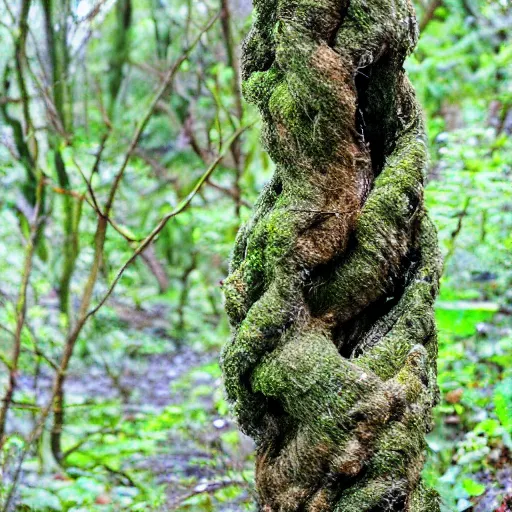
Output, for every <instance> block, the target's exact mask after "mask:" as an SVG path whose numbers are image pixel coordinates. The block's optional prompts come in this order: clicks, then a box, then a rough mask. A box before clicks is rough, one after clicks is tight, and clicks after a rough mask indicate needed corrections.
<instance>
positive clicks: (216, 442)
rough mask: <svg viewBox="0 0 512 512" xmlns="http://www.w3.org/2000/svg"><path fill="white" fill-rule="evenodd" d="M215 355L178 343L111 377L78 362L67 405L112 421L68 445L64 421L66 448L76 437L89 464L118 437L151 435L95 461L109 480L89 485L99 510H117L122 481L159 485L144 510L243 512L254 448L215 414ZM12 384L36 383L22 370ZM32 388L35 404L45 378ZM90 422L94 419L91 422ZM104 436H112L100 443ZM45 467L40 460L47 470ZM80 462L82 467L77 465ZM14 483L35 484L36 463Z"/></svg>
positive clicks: (59, 472) (137, 487)
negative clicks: (129, 426) (94, 486)
mask: <svg viewBox="0 0 512 512" xmlns="http://www.w3.org/2000/svg"><path fill="white" fill-rule="evenodd" d="M166 343H167V344H168V341H167V342H166ZM217 360H218V352H217V351H210V352H206V353H205V352H203V351H194V350H192V349H190V348H187V347H181V348H179V349H173V350H172V352H171V353H168V352H165V351H164V352H162V353H157V354H146V355H142V356H141V355H137V356H136V357H134V358H133V359H132V360H130V361H128V362H127V363H126V364H123V369H122V371H121V373H114V372H113V371H112V370H111V368H109V367H108V365H107V366H105V365H103V367H102V366H93V367H88V368H87V371H84V369H83V368H80V367H76V368H74V371H73V372H71V373H70V374H69V376H68V379H67V385H66V399H67V403H68V408H69V410H71V411H72V409H73V408H74V407H76V408H78V407H80V408H83V407H86V408H89V416H94V415H95V412H94V411H96V414H97V413H98V412H100V411H101V413H100V414H101V416H102V417H103V420H102V422H103V423H104V416H105V414H106V415H110V416H111V418H110V421H109V422H108V423H109V424H110V425H111V426H112V429H111V430H109V431H108V432H105V434H104V435H103V434H102V433H101V434H99V435H96V434H95V432H99V430H98V429H97V428H91V429H90V431H91V434H90V441H86V438H85V437H83V438H78V439H74V442H69V441H70V440H69V438H73V437H74V435H73V433H74V428H73V423H72V422H71V424H70V426H69V427H65V430H64V435H65V436H66V434H67V435H68V436H69V438H68V444H70V445H73V444H74V443H82V442H84V444H83V445H81V446H80V451H82V457H81V458H82V459H83V460H85V459H87V455H90V456H91V458H92V459H95V462H98V461H99V458H98V455H99V454H100V453H101V449H100V450H98V448H99V447H100V445H101V443H102V442H107V443H110V442H111V443H112V444H113V445H114V444H116V443H117V444H119V439H120V438H122V437H124V436H123V434H124V435H126V434H128V436H129V437H131V438H132V439H133V438H135V439H137V437H139V440H141V441H144V440H145V439H146V440H148V441H151V442H150V443H149V444H150V446H146V447H143V446H141V448H142V449H140V450H138V449H137V446H134V447H133V448H134V449H133V450H130V449H128V450H126V453H124V454H123V447H122V446H121V447H118V448H117V449H119V448H120V453H119V454H115V456H113V457H112V459H111V460H109V458H110V457H109V456H108V453H107V454H106V457H100V458H102V459H103V458H104V459H105V461H106V463H104V464H103V468H104V469H105V470H106V475H105V476H107V477H108V480H110V481H114V485H105V486H97V493H96V496H95V500H94V505H100V506H101V509H102V510H109V509H110V510H114V511H117V510H125V508H124V506H123V504H122V500H119V499H118V498H119V497H120V496H119V494H120V495H121V497H122V495H123V492H119V491H122V488H123V487H125V488H130V487H131V488H132V494H135V493H136V492H139V493H140V491H145V492H148V487H152V488H153V489H158V491H160V495H159V496H158V497H157V498H155V500H154V501H153V503H152V507H153V508H155V509H158V510H162V511H164V510H165V511H171V510H195V509H196V508H195V506H196V505H200V506H201V509H202V510H209V509H211V510H219V511H222V512H235V511H240V510H242V508H243V509H244V510H250V507H251V503H253V502H254V499H253V496H252V492H251V489H252V488H253V483H252V482H251V480H250V477H249V478H247V473H249V472H250V467H251V465H252V463H251V458H252V455H251V454H252V452H253V448H254V447H253V443H252V441H251V440H250V439H249V438H247V437H246V436H244V435H243V434H240V433H239V432H238V430H237V428H236V426H235V425H234V423H233V422H232V421H231V420H230V419H229V417H227V416H226V414H225V413H226V412H227V411H225V410H223V411H222V412H223V414H222V416H221V415H220V414H219V411H218V404H217V403H216V402H218V401H219V398H220V397H221V395H222V390H221V381H220V375H219V370H218V364H217ZM19 385H20V391H21V393H23V391H26V392H27V393H29V392H30V391H32V390H33V389H34V387H35V385H36V382H35V379H34V377H33V376H30V375H23V374H22V375H20V376H19ZM37 386H38V388H39V400H40V401H41V403H44V402H45V399H47V397H48V396H49V391H50V389H51V376H50V375H49V374H41V375H39V377H38V382H37ZM220 400H221V401H222V399H221V398H220ZM109 409H110V410H109ZM71 414H72V413H71ZM71 419H72V418H71ZM97 419H99V418H97ZM90 421H91V423H92V424H94V420H93V419H90ZM130 423H133V424H134V425H136V426H137V428H136V429H135V431H131V432H127V431H126V429H124V428H123V425H124V426H126V425H127V424H130ZM118 427H120V429H119V430H118ZM11 428H12V429H13V430H17V431H19V432H23V431H25V430H27V429H28V428H29V425H28V424H27V423H26V422H25V423H22V422H21V421H18V422H16V421H14V422H13V423H12V424H11ZM82 428H83V427H82ZM112 434H113V435H114V436H115V438H110V439H109V436H111V435H112ZM155 434H157V435H155ZM158 434H160V435H158ZM114 439H116V441H115V442H114ZM42 452H46V455H45V457H43V458H46V459H47V460H46V461H45V462H46V467H45V473H48V459H51V457H49V455H48V450H44V449H43V450H42ZM95 452H96V453H95ZM84 454H85V458H84V457H83V455H84ZM70 462H76V461H75V460H74V461H71V460H70ZM52 464H53V463H52V462H51V461H50V466H51V465H52ZM87 466H88V464H87V463H85V464H84V468H86V467H87ZM92 473H96V471H92ZM108 473H110V474H109V475H108ZM86 474H87V470H85V471H84V475H86ZM96 476H97V475H96ZM71 477H76V474H69V477H68V476H67V472H66V470H65V468H59V467H57V466H53V470H52V471H50V475H49V476H48V477H45V479H46V478H49V479H50V480H53V481H58V482H66V481H69V482H71ZM112 477H113V478H112ZM116 480H117V482H116ZM22 483H23V487H24V488H25V487H26V488H31V487H32V488H35V487H40V486H41V484H42V481H41V461H40V464H39V465H37V466H36V465H33V466H32V471H31V470H30V468H29V470H28V471H25V472H24V474H23V481H22ZM115 483H118V484H120V485H117V486H116V485H115ZM50 487H51V486H50ZM230 488H235V492H234V493H233V492H231V493H228V495H229V500H228V499H226V500H224V499H221V500H220V501H218V500H216V495H220V497H221V498H222V496H223V495H225V494H226V491H227V490H229V489H230ZM116 491H117V496H116ZM124 491H126V489H125V490H124ZM128 494H130V493H128ZM217 501H218V502H217ZM207 502H211V505H208V503H207ZM221 502H224V503H223V504H221ZM84 504H85V503H84ZM126 504H127V505H128V503H126ZM157 504H159V505H158V506H155V505H157ZM105 505H106V506H107V508H105ZM211 507H215V508H211ZM244 507H245V508H244ZM141 510H142V509H141Z"/></svg>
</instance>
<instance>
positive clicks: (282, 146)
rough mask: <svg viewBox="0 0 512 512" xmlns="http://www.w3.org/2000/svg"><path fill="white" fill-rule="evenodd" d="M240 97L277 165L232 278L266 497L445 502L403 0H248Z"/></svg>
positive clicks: (269, 506) (237, 363)
mask: <svg viewBox="0 0 512 512" xmlns="http://www.w3.org/2000/svg"><path fill="white" fill-rule="evenodd" d="M254 6H255V14H256V16H255V21H254V25H253V28H252V30H251V32H250V34H249V36H248V38H247V39H246V41H245V44H244V55H243V70H242V72H243V79H244V94H245V97H246V99H247V100H249V101H251V102H253V103H255V104H256V105H257V106H258V107H259V109H260V111H261V114H262V118H263V140H264V144H265V147H266V149H267V150H268V152H269V154H270V156H271V157H272V158H273V160H274V162H275V163H276V171H275V174H274V176H273V177H272V179H271V181H270V183H269V184H268V185H267V187H266V188H265V189H264V191H263V193H262V194H261V197H260V199H259V201H258V204H257V206H256V208H255V211H254V215H253V217H252V219H251V220H250V221H249V222H248V223H247V224H246V225H245V227H244V228H242V230H241V231H240V233H239V235H238V238H237V241H236V246H235V250H234V254H233V259H232V263H231V269H230V275H229V277H228V278H227V279H226V281H225V283H224V292H225V296H226V309H227V312H228V315H229V317H230V321H231V323H232V327H233V337H232V339H231V340H230V341H229V343H228V344H227V345H226V346H225V348H224V350H223V354H222V367H223V372H224V378H225V385H226V390H227V394H228V398H229V399H230V401H231V402H232V404H233V409H234V412H235V415H236V417H237V419H238V422H239V424H240V427H241V428H242V430H243V431H245V432H246V433H248V434H249V435H251V436H252V437H253V438H254V439H255V440H256V442H257V465H256V481H257V488H258V495H259V502H260V508H261V510H262V511H265V512H271V511H272V512H274V511H275V512H285V511H310V512H313V511H314V512H320V511H322V512H323V511H326V512H327V511H338V512H363V511H372V512H377V511H402V510H404V511H415V512H433V511H437V510H439V506H438V501H437V497H436V494H435V493H434V492H433V491H430V490H428V489H426V488H425V487H424V485H423V483H422V479H421V471H422V468H423V464H424V458H425V455H424V451H425V441H424V436H425V433H426V432H427V431H428V430H429V429H430V426H431V411H432V407H433V406H434V404H435V403H436V400H437V394H438V391H437V385H436V356H437V339H436V328H435V321H434V311H433V305H434V300H435V297H436V295H437V292H438V281H439V275H440V272H441V261H440V256H439V253H438V248H437V239H436V232H435V229H434V227H433V226H432V223H431V222H430V220H429V218H428V216H427V215H426V213H425V208H424V204H423V182H424V175H425V168H426V160H427V149H426V141H425V134H424V125H423V119H422V114H421V110H420V108H419V106H418V105H417V103H416V100H415V96H414V92H413V90H412V87H411V85H410V83H409V81H408V79H407V77H406V75H405V72H404V70H403V62H404V59H405V57H406V56H407V55H408V54H409V53H410V52H411V50H412V49H413V47H414V45H415V43H416V39H417V25H416V19H415V16H414V11H413V8H412V5H411V3H410V1H409V0H393V1H392V0H350V1H348V0H255V1H254Z"/></svg>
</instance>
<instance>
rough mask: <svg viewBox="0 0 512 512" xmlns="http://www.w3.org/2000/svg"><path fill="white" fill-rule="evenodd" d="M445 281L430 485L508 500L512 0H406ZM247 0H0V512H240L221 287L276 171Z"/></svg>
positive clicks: (241, 451) (247, 456)
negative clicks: (251, 77) (245, 67)
mask: <svg viewBox="0 0 512 512" xmlns="http://www.w3.org/2000/svg"><path fill="white" fill-rule="evenodd" d="M415 4H416V7H417V12H418V19H419V24H420V30H421V37H420V42H419V45H418V48H417V50H416V52H415V54H414V56H412V57H410V58H409V59H408V61H407V69H408V71H409V74H410V76H411V79H412V82H413V84H414V85H415V87H416V90H417V94H418V97H419V100H420V102H421V103H422V105H423V106H424V109H425V113H426V118H427V125H428V134H429V139H430V150H431V162H430V169H429V178H428V180H429V181H428V189H427V203H428V206H429V208H430V212H431V215H432V216H433V218H434V220H435V223H436V225H437V227H438V229H439V237H440V243H441V247H442V251H443V254H444V256H445V275H444V278H443V282H442V292H441V296H440V298H439V301H438V305H437V316H438V327H439V334H440V349H439V385H440V388H441V397H442V400H441V403H440V405H439V407H438V408H437V410H436V415H435V420H436V427H435V430H434V431H433V432H432V434H430V435H429V438H428V446H429V454H428V464H427V467H426V469H425V476H426V480H427V482H428V483H429V484H430V485H432V486H434V487H435V488H436V489H437V490H438V491H439V492H440V494H441V496H442V500H443V510H444V511H466V510H468V511H469V510H473V511H475V512H490V511H498V512H505V511H507V510H512V455H511V450H512V438H511V435H512V370H511V368H512V292H511V286H510V285H511V282H512V234H511V233H512V229H511V228H512V187H511V183H510V182H511V178H512V140H511V135H512V76H511V75H512V44H511V38H510V33H511V28H512V5H511V3H510V1H509V0H488V1H487V0H417V1H416V2H415ZM251 10H252V6H251V2H250V0H231V1H229V2H228V0H14V1H13V0H0V45H1V48H2V50H1V52H0V187H1V190H2V194H1V196H0V240H1V243H0V276H1V278H0V439H2V441H0V443H1V446H2V448H1V451H0V510H2V511H10V510H17V511H32V510H34V511H74V512H78V511H121V510H133V511H137V510H144V511H147V510H165V511H172V510H176V511H186V510H193V511H199V512H200V511H225V512H228V511H242V510H248V511H250V510H255V505H254V492H253V489H254V482H253V463H254V461H253V446H252V444H251V441H250V440H249V439H248V438H245V437H244V436H243V435H241V434H240V433H239V432H238V431H237V429H236V425H234V423H233V422H232V420H231V418H230V415H229V408H228V405H227V404H226V402H225V400H224V397H223V390H222V383H221V380H220V370H219V367H218V357H219V351H220V348H221V346H222V344H223V343H224V342H225V341H226V340H227V338H228V336H229V328H228V325H227V321H226V318H225V315H224V312H223V304H222V294H221V290H220V282H221V280H222V279H223V278H224V277H225V276H226V274H227V267H228V260H229V253H230V249H231V247H232V245H233V241H234V237H235V235H236V232H237V230H238V228H239V227H240V225H241V223H243V222H244V220H246V219H247V218H248V217H249V215H250V212H251V207H252V205H253V204H254V202H255V200H256V198H257V196H258V193H259V191H260V190H261V188H262V186H263V184H264V183H265V182H266V180H267V179H268V178H269V177H270V175H271V174H272V170H273V167H272V165H273V164H272V162H271V161H270V160H269V158H268V156H267V155H266V154H265V153H264V152H263V151H262V148H261V144H260V141H259V130H260V128H259V121H258V115H257V112H256V111H255V109H254V108H253V107H252V106H250V105H247V104H246V103H245V102H244V101H243V99H242V97H241V90H240V89H241V88H240V85H239V72H238V66H239V51H240V42H241V40H242V38H243V36H244V34H246V33H247V31H248V29H249V27H250V22H251V20H250V13H251Z"/></svg>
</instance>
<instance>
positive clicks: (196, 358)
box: [10, 300, 512, 512]
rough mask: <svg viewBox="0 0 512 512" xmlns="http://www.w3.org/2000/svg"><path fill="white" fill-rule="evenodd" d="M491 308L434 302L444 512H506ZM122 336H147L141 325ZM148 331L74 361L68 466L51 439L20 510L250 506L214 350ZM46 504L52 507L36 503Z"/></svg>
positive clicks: (503, 332)
mask: <svg viewBox="0 0 512 512" xmlns="http://www.w3.org/2000/svg"><path fill="white" fill-rule="evenodd" d="M489 309H493V308H489V303H488V302H472V301H460V300H457V301H453V300H452V301H440V303H439V307H438V312H437V316H438V324H439V334H440V359H439V363H440V367H439V383H440V388H441V396H442V402H441V404H440V406H439V407H438V408H437V409H436V415H435V418H436V428H435V429H434V431H433V433H432V434H430V435H429V438H428V443H429V448H430V450H429V453H430V456H429V463H428V465H427V469H426V478H427V482H428V484H429V485H432V486H434V487H436V488H437V489H438V490H439V491H440V492H441V495H442V497H443V502H444V505H443V512H445V511H461V512H462V511H471V512H494V511H496V512H507V511H508V512H510V511H511V510H512V507H511V506H509V505H508V501H507V500H509V497H512V469H511V468H512V464H511V457H510V446H511V444H510V436H507V434H506V432H505V431H504V430H503V428H502V427H500V423H498V422H497V420H496V417H495V414H494V412H493V411H494V408H497V409H496V410H497V414H498V416H499V419H500V421H501V424H502V425H506V423H507V421H509V420H510V421H512V419H510V418H512V415H511V416H510V418H509V416H508V415H509V414H510V411H508V409H507V407H506V406H505V408H503V407H501V409H500V403H505V405H506V403H508V398H507V397H508V395H509V394H511V393H512V387H511V386H510V384H511V382H512V381H511V380H510V378H509V377H507V375H508V373H507V372H508V370H507V368H508V367H509V363H510V360H511V358H512V355H511V354H512V351H511V350H510V348H511V346H512V326H511V322H510V315H509V314H508V312H507V311H505V312H501V313H500V312H498V313H495V312H493V311H489ZM127 330H131V331H133V332H132V334H133V335H134V336H136V337H137V336H138V339H142V334H143V332H142V331H141V330H138V329H133V326H131V327H130V326H125V328H124V329H123V328H121V331H127ZM150 332H152V333H153V334H152V335H151V337H150V338H149V340H150V341H149V342H148V341H146V342H144V343H141V345H140V346H139V348H137V349H135V350H134V351H133V352H130V351H128V354H129V355H125V357H123V358H118V357H117V356H116V354H110V355H109V354H106V353H104V354H101V353H100V354H95V355H93V354H89V355H88V356H87V357H84V358H82V357H81V358H77V360H76V363H75V365H74V366H73V368H72V371H71V372H70V373H69V375H68V379H67V383H66V403H67V409H66V426H65V428H64V432H63V442H64V446H63V448H64V450H71V453H70V455H69V456H68V458H67V459H66V461H67V464H66V466H65V467H63V468H62V467H59V466H57V465H56V464H55V462H54V459H53V457H52V456H51V454H50V449H49V441H48V438H49V435H48V433H46V434H45V436H43V439H42V443H41V446H40V450H39V454H38V456H34V458H33V459H32V460H31V461H29V463H28V464H26V465H25V467H24V472H23V477H22V479H23V486H21V489H22V493H21V494H20V495H19V497H18V502H19V503H20V504H23V505H25V506H27V507H30V508H19V509H16V510H20V511H23V510H45V511H46V510H48V511H50V510H57V511H58V510H73V512H82V511H87V512H89V511H102V512H118V511H122V510H134V511H136V510H160V511H179V512H185V511H205V512H213V511H214V512H240V511H242V510H246V511H253V510H255V505H254V503H255V500H254V482H253V465H254V458H253V451H254V446H253V443H252V442H251V440H250V439H248V438H247V437H246V436H244V435H243V434H241V433H240V432H239V431H238V430H237V428H236V425H235V424H234V422H233V421H232V419H231V418H230V414H229V409H228V406H227V404H226V402H225V400H224V393H223V388H222V382H221V375H220V369H219V366H218V357H219V349H218V346H212V347H210V348H209V349H206V350H205V348H204V346H203V347H201V346H198V347H197V349H196V350H195V349H194V348H192V347H194V345H193V344H190V343H188V344H185V343H184V344H181V345H180V346H176V345H175V344H174V343H173V341H172V340H170V339H169V338H168V337H159V336H157V335H155V331H154V330H152V331H150ZM125 354H126V353H125ZM109 356H110V357H109ZM19 384H20V391H21V392H20V396H23V394H24V393H26V395H27V396H34V389H35V387H36V384H37V388H38V392H37V393H36V396H38V403H41V404H42V403H45V402H46V400H47V398H48V395H49V390H50V388H51V376H50V374H44V373H41V374H40V375H39V376H38V378H37V381H36V379H35V378H34V377H33V376H30V375H26V374H20V375H19ZM26 419H27V415H26V414H25V415H24V416H23V415H19V416H16V417H13V418H12V421H11V424H10V425H11V430H12V431H18V432H20V433H26V432H27V431H28V430H29V429H30V427H31V425H30V422H27V420H26ZM55 497H58V500H59V503H60V504H64V506H62V507H61V506H60V505H57V501H55V500H54V499H53V498H55ZM42 500H46V501H45V502H46V503H48V504H49V505H48V506H47V507H46V508H40V507H35V508H34V504H35V503H41V501H42ZM509 501H510V502H511V503H512V499H510V500H509ZM52 504H53V505H52ZM59 507H60V508H59Z"/></svg>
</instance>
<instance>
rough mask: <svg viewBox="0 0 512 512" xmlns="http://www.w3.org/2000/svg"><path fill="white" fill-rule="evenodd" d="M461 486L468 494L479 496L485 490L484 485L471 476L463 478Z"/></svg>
mask: <svg viewBox="0 0 512 512" xmlns="http://www.w3.org/2000/svg"><path fill="white" fill-rule="evenodd" d="M462 487H463V488H464V490H465V491H466V492H467V493H468V494H469V495H470V496H481V495H482V494H483V493H484V492H485V485H483V484H481V483H480V482H477V481H476V480H472V479H471V478H465V479H464V480H463V481H462Z"/></svg>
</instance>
